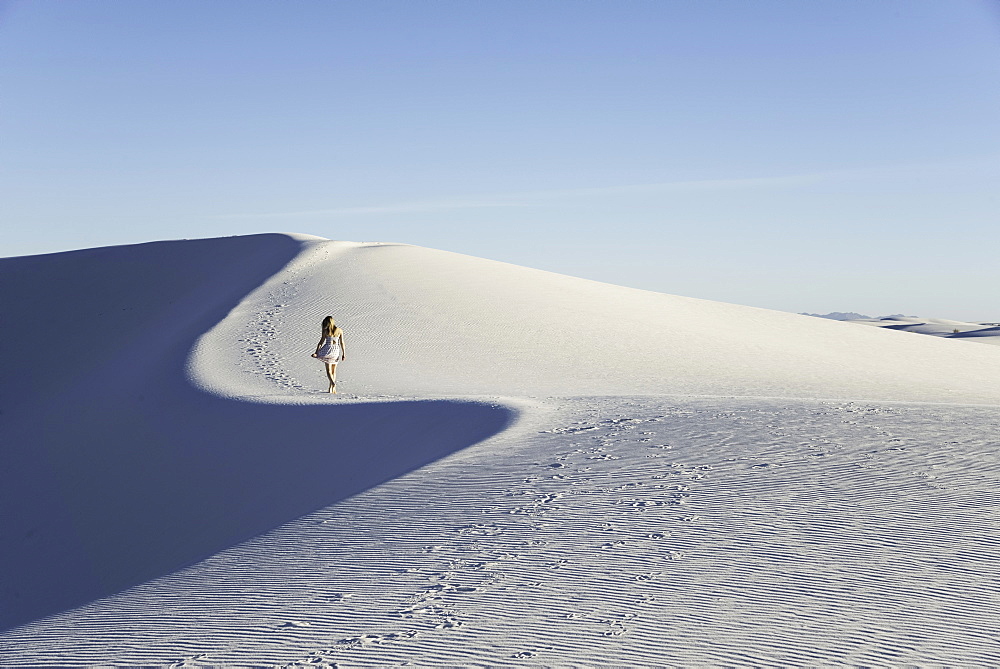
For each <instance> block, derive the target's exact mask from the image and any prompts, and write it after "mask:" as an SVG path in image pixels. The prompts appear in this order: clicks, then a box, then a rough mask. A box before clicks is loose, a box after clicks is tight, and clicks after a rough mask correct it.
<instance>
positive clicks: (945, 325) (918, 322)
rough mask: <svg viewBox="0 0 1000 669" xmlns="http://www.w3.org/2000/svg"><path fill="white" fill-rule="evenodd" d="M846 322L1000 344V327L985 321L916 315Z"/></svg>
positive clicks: (979, 342) (980, 342)
mask: <svg viewBox="0 0 1000 669" xmlns="http://www.w3.org/2000/svg"><path fill="white" fill-rule="evenodd" d="M844 322H846V323H852V324H858V325H871V326H874V327H879V328H884V329H886V330H898V331H901V332H914V333H917V334H926V335H934V336H936V337H947V338H949V339H964V340H966V341H970V342H975V343H978V344H994V345H996V344H1000V327H997V326H995V325H985V324H983V323H968V322H965V321H953V320H948V319H946V318H915V317H895V318H859V319H853V320H848V321H844Z"/></svg>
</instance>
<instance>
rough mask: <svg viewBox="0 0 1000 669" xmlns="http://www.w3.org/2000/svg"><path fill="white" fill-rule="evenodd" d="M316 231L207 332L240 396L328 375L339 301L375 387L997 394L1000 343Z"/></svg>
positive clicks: (199, 373)
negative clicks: (328, 321)
mask: <svg viewBox="0 0 1000 669" xmlns="http://www.w3.org/2000/svg"><path fill="white" fill-rule="evenodd" d="M303 244H304V247H305V250H304V252H303V253H302V255H300V256H299V257H298V258H297V259H296V260H295V261H294V262H292V263H291V264H290V265H289V266H288V267H287V268H286V269H285V270H284V271H282V272H280V273H279V274H277V275H276V276H275V277H274V278H272V279H271V280H270V281H268V282H267V283H266V284H265V285H264V286H263V287H262V288H261V289H260V290H258V291H256V292H255V293H253V294H252V295H250V296H249V297H248V299H246V300H244V301H243V302H242V303H241V304H240V306H239V307H237V308H236V309H235V310H234V311H233V313H232V314H230V316H229V317H228V318H227V319H226V320H225V321H223V323H221V324H220V325H219V326H218V327H216V328H215V329H213V330H212V332H211V333H209V334H208V335H207V336H206V337H204V338H203V339H202V341H201V342H200V345H199V347H198V352H197V354H196V355H195V356H194V357H193V365H192V369H193V373H194V374H195V376H196V378H198V379H199V381H200V382H201V383H203V384H204V385H205V386H206V387H208V388H211V389H213V390H215V391H218V392H222V393H227V394H231V395H239V394H246V393H248V392H250V393H251V394H258V395H268V394H274V393H279V394H281V393H283V392H287V391H295V392H297V391H300V390H302V389H311V388H315V389H319V388H322V387H324V386H323V384H324V380H323V375H322V372H321V369H320V365H319V364H318V363H317V362H316V361H314V360H312V359H311V358H309V353H310V352H311V351H312V350H313V347H314V346H315V345H316V341H317V340H318V336H319V322H320V320H321V319H322V317H323V316H324V315H326V314H332V315H333V316H335V317H336V318H337V319H338V322H339V323H340V324H341V325H342V326H343V327H344V329H345V331H346V332H347V343H348V360H347V362H346V363H344V364H343V366H342V368H341V377H340V378H341V379H342V388H343V389H344V390H346V391H348V392H353V393H361V394H366V395H371V394H400V395H409V394H417V395H424V394H433V395H442V394H444V395H482V394H487V395H513V396H518V395H520V396H525V395H528V396H531V395H539V396H543V395H582V394H641V393H681V394H697V395H744V396H745V395H756V396H779V397H815V398H861V399H892V400H912V401H935V402H937V401H946V402H984V403H997V402H1000V350H995V349H993V348H992V347H985V346H983V347H980V346H967V345H962V344H961V343H959V342H954V341H945V340H941V339H938V338H933V337H914V336H912V335H908V334H906V333H899V332H891V331H881V330H876V329H874V328H859V327H855V326H853V325H850V324H845V323H840V322H836V321H828V320H824V319H818V318H811V317H808V316H801V315H796V314H788V313H784V312H778V311H769V310H766V309H755V308H751V307H743V306H738V305H733V304H725V303H720V302H710V301H706V300H698V299H692V298H686V297H677V296H674V295H666V294H661V293H652V292H647V291H642V290H635V289H630V288H623V287H620V286H613V285H609V284H603V283H597V282H593V281H587V280H584V279H578V278H574V277H569V276H563V275H559V274H553V273H550V272H543V271H539V270H533V269H528V268H525V267H518V266H515V265H509V264H504V263H500V262H494V261H490V260H484V259H481V258H474V257H469V256H464V255H459V254H455V253H448V252H444V251H436V250H432V249H427V248H421V247H416V246H405V245H393V244H357V243H349V242H328V241H305V242H303ZM706 271H708V270H706ZM234 367H238V369H239V371H240V373H238V374H237V373H234Z"/></svg>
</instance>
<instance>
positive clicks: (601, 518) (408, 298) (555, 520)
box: [0, 235, 1000, 666]
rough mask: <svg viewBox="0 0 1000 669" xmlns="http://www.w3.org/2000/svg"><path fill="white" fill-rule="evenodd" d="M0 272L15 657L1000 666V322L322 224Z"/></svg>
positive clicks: (2, 589)
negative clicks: (672, 291) (325, 349)
mask: <svg viewBox="0 0 1000 669" xmlns="http://www.w3.org/2000/svg"><path fill="white" fill-rule="evenodd" d="M0 295H2V296H3V303H2V305H0V315H2V317H3V326H4V342H5V345H4V347H3V348H2V349H0V355H2V360H0V362H2V364H3V366H4V369H5V374H4V377H3V381H2V383H0V410H2V412H3V413H2V417H3V419H4V420H3V423H2V424H0V438H2V443H3V444H4V448H3V449H2V450H0V518H4V519H5V522H4V524H3V525H2V526H0V546H2V547H3V549H4V550H3V553H2V556H3V557H2V558H0V612H2V613H0V615H2V617H0V623H2V626H3V628H6V631H5V632H2V633H0V664H3V665H24V664H31V665H61V666H71V665H78V666H82V665H94V664H105V665H107V664H171V663H174V664H177V665H183V664H189V665H248V664H254V665H290V664H295V663H302V664H312V665H333V664H337V665H339V666H385V665H388V664H398V663H404V662H411V663H416V664H419V665H456V664H458V665H476V666H519V665H608V666H610V665H615V666H620V665H648V664H658V665H664V664H667V665H671V664H673V665H678V664H680V665H706V664H728V665H733V664H818V663H824V664H829V663H847V664H876V665H879V664H881V665H899V664H907V663H952V664H991V663H996V662H1000V643H998V641H997V639H998V638H1000V625H998V623H997V622H996V621H995V620H994V617H993V616H992V613H991V612H992V608H993V607H992V602H994V601H996V598H997V597H1000V582H998V581H997V579H996V578H995V576H994V575H993V569H992V567H991V564H992V561H993V560H995V559H996V557H997V542H996V541H994V539H993V535H994V534H995V533H996V529H997V524H998V520H1000V517H998V515H997V514H998V512H997V509H998V508H1000V507H998V505H997V500H996V496H997V493H996V492H995V491H996V490H997V483H998V482H1000V481H998V479H1000V467H998V465H1000V455H998V449H997V445H998V444H997V434H1000V430H998V427H1000V425H998V423H1000V421H998V417H997V412H996V407H997V406H1000V350H998V349H996V348H995V347H991V346H972V345H968V344H967V343H964V342H956V341H949V340H948V339H946V338H938V337H913V336H910V335H909V334H908V333H906V332H897V331H892V330H886V329H876V328H857V327H853V325H851V324H846V323H840V322H836V321H828V320H822V319H816V318H811V317H807V316H799V315H792V314H786V313H781V312H773V311H767V310H762V309H753V308H749V307H741V306H736V305H728V304H721V303H715V302H708V301H704V300H696V299H690V298H682V297H676V296H671V295H662V294H657V293H650V292H645V291H638V290H633V289H628V288H622V287H617V286H610V285H606V284H600V283H595V282H591V281H585V280H582V279H576V278H572V277H566V276H560V275H555V274H551V273H546V272H541V271H537V270H531V269H527V268H522V267H516V266H512V265H506V264H503V263H497V262H492V261H488V260H482V259H478V258H470V257H466V256H461V255H457V254H452V253H446V252H441V251H434V250H430V249H424V248H420V247H413V246H404V245H393V244H358V243H348V242H330V241H326V240H321V239H319V238H314V237H307V236H302V235H291V236H289V235H256V236H249V237H236V238H227V239H217V240H196V241H185V242H160V243H155V244H146V245H138V246H129V247H114V248H108V249H93V250H88V251H79V252H72V253H65V254H54V255H49V256H35V257H27V258H11V259H5V260H0ZM327 313H331V314H333V315H335V316H336V317H337V318H338V321H339V322H340V324H341V325H342V326H343V327H344V329H345V331H346V332H347V339H348V341H347V345H348V349H347V354H348V359H347V361H346V362H345V363H344V364H343V365H342V369H341V372H340V384H339V385H340V386H342V388H343V390H344V391H345V392H346V393H347V394H346V395H341V396H337V397H330V396H328V395H325V394H323V393H320V392H319V390H320V389H321V388H322V387H323V385H324V381H323V375H322V372H321V370H320V369H319V365H318V363H316V362H315V361H314V360H312V359H311V358H309V353H310V352H311V350H312V347H313V346H315V343H316V339H317V338H318V331H317V330H318V323H319V320H320V319H321V318H322V317H323V316H324V315H326V314H327ZM66 324H69V325H66ZM133 586H134V587H133Z"/></svg>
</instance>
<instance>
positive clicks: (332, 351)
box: [312, 316, 346, 395]
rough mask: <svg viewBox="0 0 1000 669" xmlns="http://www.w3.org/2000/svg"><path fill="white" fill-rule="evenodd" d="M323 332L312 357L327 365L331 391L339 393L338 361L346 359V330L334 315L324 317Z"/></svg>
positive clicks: (327, 376)
mask: <svg viewBox="0 0 1000 669" xmlns="http://www.w3.org/2000/svg"><path fill="white" fill-rule="evenodd" d="M322 327H323V334H322V336H321V337H320V338H319V344H317V345H316V352H315V353H313V354H312V357H314V358H316V359H317V360H319V361H320V362H322V363H323V364H324V365H326V378H327V379H329V380H330V388H329V392H331V393H332V394H334V395H336V394H337V363H338V362H340V361H342V360H344V359H345V358H346V356H345V355H344V353H345V349H344V331H343V330H341V329H340V328H339V327H337V323H336V322H334V320H333V316H327V317H326V318H324V319H323V326H322Z"/></svg>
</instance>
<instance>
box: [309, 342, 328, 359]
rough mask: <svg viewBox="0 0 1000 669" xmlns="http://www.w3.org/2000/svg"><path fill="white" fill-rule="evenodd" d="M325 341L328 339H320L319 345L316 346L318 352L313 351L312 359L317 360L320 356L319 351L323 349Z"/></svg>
mask: <svg viewBox="0 0 1000 669" xmlns="http://www.w3.org/2000/svg"><path fill="white" fill-rule="evenodd" d="M324 339H326V337H320V338H319V343H318V344H316V350H315V351H313V354H312V357H314V358H315V357H316V356H317V355H319V350H320V349H321V348H322V347H323V340H324Z"/></svg>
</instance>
